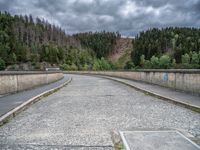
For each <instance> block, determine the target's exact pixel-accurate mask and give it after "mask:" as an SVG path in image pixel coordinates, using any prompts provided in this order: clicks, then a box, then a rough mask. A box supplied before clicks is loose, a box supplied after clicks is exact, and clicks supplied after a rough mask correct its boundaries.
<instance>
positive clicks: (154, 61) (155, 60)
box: [151, 56, 159, 69]
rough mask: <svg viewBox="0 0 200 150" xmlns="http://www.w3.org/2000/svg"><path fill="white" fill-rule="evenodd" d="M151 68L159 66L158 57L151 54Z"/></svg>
mask: <svg viewBox="0 0 200 150" xmlns="http://www.w3.org/2000/svg"><path fill="white" fill-rule="evenodd" d="M151 68H153V69H158V68H159V59H158V57H155V56H152V57H151Z"/></svg>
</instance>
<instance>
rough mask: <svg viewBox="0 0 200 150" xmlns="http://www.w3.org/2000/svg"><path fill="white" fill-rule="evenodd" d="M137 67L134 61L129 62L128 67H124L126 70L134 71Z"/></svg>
mask: <svg viewBox="0 0 200 150" xmlns="http://www.w3.org/2000/svg"><path fill="white" fill-rule="evenodd" d="M134 68H135V65H134V63H133V62H132V61H127V62H126V65H125V66H124V69H134Z"/></svg>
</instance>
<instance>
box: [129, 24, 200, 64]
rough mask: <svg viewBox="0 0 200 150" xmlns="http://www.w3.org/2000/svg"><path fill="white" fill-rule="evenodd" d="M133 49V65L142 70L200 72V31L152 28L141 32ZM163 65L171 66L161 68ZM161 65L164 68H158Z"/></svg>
mask: <svg viewBox="0 0 200 150" xmlns="http://www.w3.org/2000/svg"><path fill="white" fill-rule="evenodd" d="M133 47H134V49H133V52H132V54H131V56H132V61H133V63H134V65H135V66H138V67H141V68H199V65H200V64H199V63H200V29H199V28H179V27H175V28H172V27H170V28H164V29H158V28H153V29H150V30H147V31H143V32H140V33H139V34H138V35H137V36H136V37H135V39H134V40H133ZM185 56H187V59H188V61H187V63H188V65H186V61H185V59H184V58H185ZM166 59H167V62H165V60H166ZM164 62H165V63H170V65H167V67H166V66H163V65H161V64H162V63H164ZM158 63H161V64H160V65H155V64H158Z"/></svg>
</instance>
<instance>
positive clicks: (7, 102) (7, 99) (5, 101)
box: [0, 75, 69, 116]
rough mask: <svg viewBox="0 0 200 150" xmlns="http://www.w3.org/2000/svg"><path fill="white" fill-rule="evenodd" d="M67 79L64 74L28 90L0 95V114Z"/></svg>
mask: <svg viewBox="0 0 200 150" xmlns="http://www.w3.org/2000/svg"><path fill="white" fill-rule="evenodd" d="M68 79H69V77H68V76H67V75H64V78H63V79H61V80H59V81H56V82H54V83H50V84H48V85H43V86H40V87H35V88H33V89H30V90H26V91H22V92H19V93H15V94H11V95H6V96H3V97H0V116H2V115H4V114H5V113H7V112H9V111H10V110H12V109H14V108H16V107H17V106H19V105H21V104H22V103H24V102H26V101H27V100H29V99H31V98H33V97H35V96H37V95H39V94H41V93H43V92H45V91H47V90H50V89H52V88H55V87H58V86H59V85H61V84H63V83H64V82H66V81H67V80H68Z"/></svg>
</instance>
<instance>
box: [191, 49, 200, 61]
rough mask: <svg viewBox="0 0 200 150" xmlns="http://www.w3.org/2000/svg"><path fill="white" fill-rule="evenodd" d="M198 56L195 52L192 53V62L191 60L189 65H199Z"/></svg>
mask: <svg viewBox="0 0 200 150" xmlns="http://www.w3.org/2000/svg"><path fill="white" fill-rule="evenodd" d="M199 59H200V58H199V56H198V53H197V52H193V53H192V60H191V64H199Z"/></svg>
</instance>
